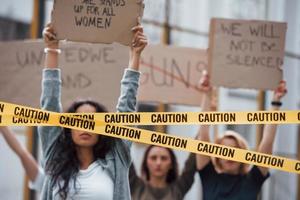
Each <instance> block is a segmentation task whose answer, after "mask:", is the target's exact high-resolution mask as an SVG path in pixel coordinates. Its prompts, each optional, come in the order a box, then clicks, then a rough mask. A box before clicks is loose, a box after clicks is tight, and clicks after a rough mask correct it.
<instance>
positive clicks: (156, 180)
mask: <svg viewBox="0 0 300 200" xmlns="http://www.w3.org/2000/svg"><path fill="white" fill-rule="evenodd" d="M149 184H150V185H151V186H152V187H156V188H164V187H166V186H167V181H166V177H153V176H152V177H150V180H149Z"/></svg>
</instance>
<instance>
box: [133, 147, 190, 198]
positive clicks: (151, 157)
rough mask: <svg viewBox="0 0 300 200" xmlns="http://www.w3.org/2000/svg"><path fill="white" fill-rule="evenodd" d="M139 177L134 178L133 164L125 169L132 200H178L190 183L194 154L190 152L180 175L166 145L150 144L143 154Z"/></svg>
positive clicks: (173, 155) (171, 152)
mask: <svg viewBox="0 0 300 200" xmlns="http://www.w3.org/2000/svg"><path fill="white" fill-rule="evenodd" d="M141 171H142V177H141V178H140V177H138V176H137V174H136V172H135V168H134V165H133V164H132V165H131V167H130V171H129V181H130V190H131V197H132V199H133V200H157V199H160V200H182V199H183V198H184V196H185V194H186V193H187V192H188V191H189V189H190V188H191V186H192V184H193V182H194V174H195V172H196V161H195V155H194V154H190V156H189V158H188V159H187V161H186V163H185V166H184V169H183V172H182V174H181V176H178V164H177V160H176V157H175V154H174V152H173V151H172V150H171V149H169V148H164V147H159V146H154V145H151V146H149V147H148V148H147V149H146V151H145V154H144V158H143V162H142V170H141Z"/></svg>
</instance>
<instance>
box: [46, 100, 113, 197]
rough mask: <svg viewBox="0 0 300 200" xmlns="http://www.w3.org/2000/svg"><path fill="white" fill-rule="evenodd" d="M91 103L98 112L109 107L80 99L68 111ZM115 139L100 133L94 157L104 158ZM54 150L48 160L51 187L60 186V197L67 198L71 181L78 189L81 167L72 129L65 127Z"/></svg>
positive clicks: (104, 110)
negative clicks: (77, 179)
mask: <svg viewBox="0 0 300 200" xmlns="http://www.w3.org/2000/svg"><path fill="white" fill-rule="evenodd" d="M85 104H88V105H91V106H93V107H94V108H95V110H96V112H107V109H106V108H105V107H104V106H103V105H101V104H99V103H97V102H94V101H91V100H80V101H76V102H74V103H73V104H72V105H71V106H70V107H69V109H68V110H67V112H68V113H76V110H77V109H78V108H79V107H80V106H82V105H85ZM113 145H114V140H113V139H112V138H110V137H106V136H103V135H99V138H98V142H97V143H96V144H95V145H94V146H93V153H94V158H95V160H97V159H98V158H101V159H104V158H105V155H106V154H107V152H108V151H109V150H110V149H111V148H113ZM52 148H53V149H54V151H52V152H53V153H52V154H51V155H50V158H49V159H48V161H47V162H46V172H47V173H48V174H49V175H50V176H51V188H52V189H54V186H55V185H57V186H58V194H59V196H60V198H62V199H66V198H67V196H68V192H69V187H68V186H69V182H70V180H74V182H73V183H74V188H75V189H76V176H77V173H78V172H79V169H80V162H79V159H78V157H77V153H76V144H75V143H74V142H73V140H72V135H71V129H68V128H63V129H62V132H61V134H60V135H59V137H58V139H57V140H56V141H55V143H54V146H53V147H52Z"/></svg>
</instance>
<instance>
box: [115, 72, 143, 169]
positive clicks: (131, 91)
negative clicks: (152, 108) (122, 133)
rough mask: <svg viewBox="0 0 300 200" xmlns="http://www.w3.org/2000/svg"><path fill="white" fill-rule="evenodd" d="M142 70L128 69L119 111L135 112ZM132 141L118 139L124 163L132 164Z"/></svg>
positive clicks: (126, 164) (122, 83)
mask: <svg viewBox="0 0 300 200" xmlns="http://www.w3.org/2000/svg"><path fill="white" fill-rule="evenodd" d="M139 78H140V72H137V71H134V70H130V69H126V70H125V72H124V75H123V78H122V80H121V94H120V97H119V100H118V104H117V111H118V112H135V111H136V102H137V100H136V96H137V90H138V87H139ZM131 144H132V142H130V141H127V140H117V144H116V150H117V153H118V154H119V156H120V158H121V160H122V162H123V164H124V165H125V166H126V167H129V166H130V163H131V156H130V147H131Z"/></svg>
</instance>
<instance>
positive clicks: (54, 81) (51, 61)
mask: <svg viewBox="0 0 300 200" xmlns="http://www.w3.org/2000/svg"><path fill="white" fill-rule="evenodd" d="M43 35H44V41H45V45H46V48H45V52H46V57H45V69H44V70H43V76H42V94H41V107H42V109H44V110H49V111H54V112H61V110H62V108H61V78H60V76H61V75H60V70H59V69H58V68H57V67H58V54H59V51H60V50H59V49H58V47H59V45H58V41H57V40H56V36H55V33H54V30H53V27H52V25H51V24H48V25H47V26H46V28H45V29H44V31H43ZM38 132H39V136H40V138H41V143H42V150H43V156H44V159H45V160H47V159H48V156H49V155H50V152H51V147H52V145H53V144H54V142H55V140H56V139H57V137H58V136H59V134H60V132H61V128H60V127H38Z"/></svg>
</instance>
